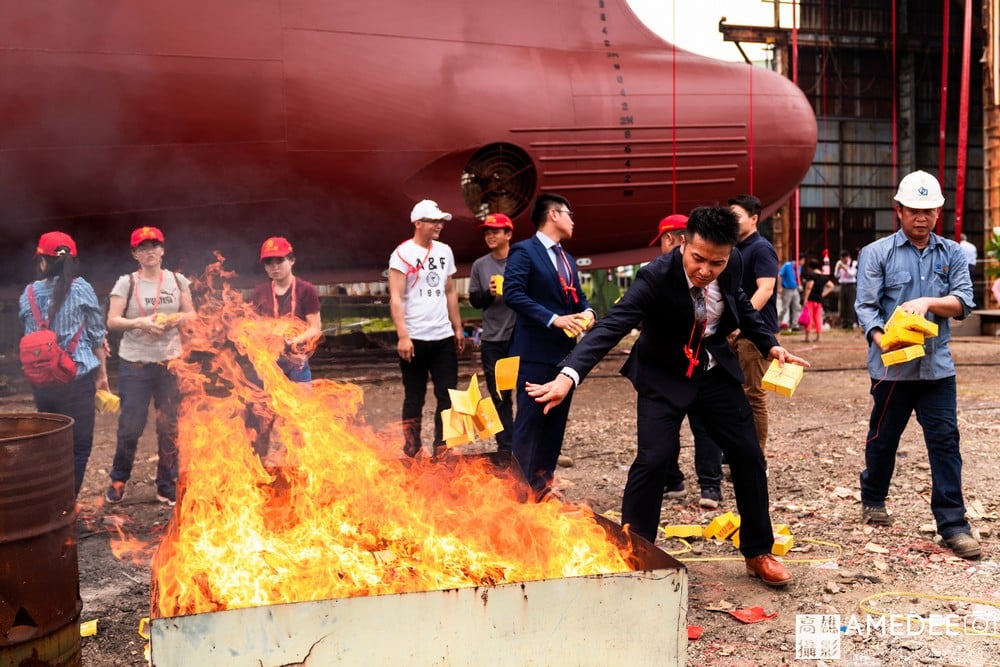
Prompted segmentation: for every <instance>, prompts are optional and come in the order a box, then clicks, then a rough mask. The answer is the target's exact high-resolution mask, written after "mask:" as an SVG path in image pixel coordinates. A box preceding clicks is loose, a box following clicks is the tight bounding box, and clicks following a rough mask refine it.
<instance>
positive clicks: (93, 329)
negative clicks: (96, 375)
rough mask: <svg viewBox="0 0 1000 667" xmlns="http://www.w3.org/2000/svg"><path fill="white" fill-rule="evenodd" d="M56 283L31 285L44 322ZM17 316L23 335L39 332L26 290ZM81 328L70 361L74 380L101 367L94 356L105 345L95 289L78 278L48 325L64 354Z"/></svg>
mask: <svg viewBox="0 0 1000 667" xmlns="http://www.w3.org/2000/svg"><path fill="white" fill-rule="evenodd" d="M56 280H59V278H58V277H57V278H54V279H53V280H52V281H51V282H50V281H49V280H36V281H35V282H33V283H32V285H33V286H34V291H35V301H36V302H37V303H38V310H39V311H41V314H42V318H43V319H45V318H48V316H49V302H50V301H51V299H52V285H53V284H54V283H55V281H56ZM17 314H18V317H19V318H20V319H21V325H22V326H23V327H24V333H25V334H29V333H31V332H33V331H37V330H38V329H39V328H40V327H39V326H38V324H37V323H36V322H35V317H34V315H33V314H32V312H31V303H30V302H29V301H28V288H27V287H26V288H25V289H24V292H22V293H21V298H20V299H19V301H18V312H17ZM81 326H83V332H82V333H81V334H80V340H79V341H78V342H77V345H76V349H75V350H73V354H72V355H71V356H72V357H73V361H75V362H76V376H77V377H82V376H84V375H86V374H87V373H89V372H91V371H92V370H94V369H95V368H97V367H98V366H100V364H101V362H100V361H99V360H98V359H97V355H96V354H94V348H95V347H100V346H101V345H103V344H104V335H105V334H106V333H107V331H106V329H105V328H104V312H103V311H102V310H101V304H99V303H98V302H97V294H95V293H94V288H93V287H91V286H90V283H88V282H87V281H86V280H84V279H83V278H79V277H78V278H76V279H75V280H74V281H73V284H72V285H70V288H69V294H67V295H66V300H65V301H63V304H62V306H61V307H60V308H59V312H58V313H56V316H55V318H54V319H53V321H52V322H49V328H50V329H52V331H53V332H54V333H55V334H56V340H58V342H59V346H60V347H61V348H62V349H64V350H66V349H68V348H69V344H70V341H72V340H73V336H75V335H76V332H77V331H78V330H79V329H80V327H81Z"/></svg>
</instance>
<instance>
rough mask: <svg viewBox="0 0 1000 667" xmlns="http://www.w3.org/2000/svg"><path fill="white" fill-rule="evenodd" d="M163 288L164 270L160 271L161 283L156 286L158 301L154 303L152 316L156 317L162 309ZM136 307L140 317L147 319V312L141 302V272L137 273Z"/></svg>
mask: <svg viewBox="0 0 1000 667" xmlns="http://www.w3.org/2000/svg"><path fill="white" fill-rule="evenodd" d="M162 288H163V269H160V282H158V283H157V284H156V299H155V300H154V301H153V312H152V313H150V314H151V315H156V310H157V309H158V308H159V307H160V292H161V291H162ZM134 294H135V307H136V308H138V309H139V317H145V316H146V311H145V310H143V308H142V302H140V301H139V272H138V271H136V272H135V290H134Z"/></svg>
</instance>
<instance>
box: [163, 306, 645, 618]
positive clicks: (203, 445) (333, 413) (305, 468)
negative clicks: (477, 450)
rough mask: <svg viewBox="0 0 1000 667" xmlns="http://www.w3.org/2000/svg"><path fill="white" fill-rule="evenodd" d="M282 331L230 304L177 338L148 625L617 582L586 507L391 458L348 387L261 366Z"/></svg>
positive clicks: (474, 469)
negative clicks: (547, 583)
mask: <svg viewBox="0 0 1000 667" xmlns="http://www.w3.org/2000/svg"><path fill="white" fill-rule="evenodd" d="M296 326H300V325H299V324H298V323H296V322H293V321H290V320H275V319H270V318H261V317H257V316H256V315H254V314H253V313H252V312H251V311H250V309H249V307H248V306H247V305H246V304H243V303H242V302H241V301H240V299H239V298H238V296H235V295H233V294H232V293H229V292H227V293H226V294H225V296H224V297H223V298H221V299H219V298H216V299H215V300H214V301H212V302H210V303H207V304H206V305H204V306H202V307H201V308H200V310H199V318H198V319H197V321H196V322H193V323H188V324H187V325H186V331H185V348H186V353H185V356H184V357H183V358H181V359H178V360H175V361H174V362H172V368H173V369H174V370H175V372H177V374H178V377H179V378H180V383H181V390H182V392H183V393H184V400H183V403H182V406H181V411H180V426H179V429H180V431H179V439H178V446H179V450H180V467H181V480H180V487H179V491H180V494H179V497H178V503H177V506H176V508H175V512H174V516H173V518H172V520H171V522H170V526H169V527H168V529H167V532H166V535H165V536H164V539H163V541H162V543H161V545H160V548H159V551H158V552H157V554H156V556H155V558H154V561H153V615H159V616H178V615H187V614H192V613H197V612H206V611H217V610H222V609H234V608H240V607H249V606H260V605H270V604H276V603H282V602H299V601H307V600H318V599H328V598H342V597H352V596H362V595H375V594H384V593H402V592H414V591H426V590H440V589H449V588H456V587H469V586H477V585H491V584H497V583H503V582H516V581H529V580H535V579H547V578H554V577H567V576H578V575H593V574H606V573H615V572H625V571H628V570H630V569H631V568H630V567H629V565H628V563H627V558H628V554H627V553H622V551H621V550H619V548H618V547H616V546H615V545H614V544H612V543H611V542H610V541H609V540H608V538H607V537H606V534H605V532H604V530H603V529H602V528H601V527H600V526H599V525H598V524H597V523H596V522H595V520H594V519H593V516H592V515H591V514H590V512H589V510H587V509H585V508H579V507H574V506H568V505H563V504H561V503H557V502H549V503H541V504H526V503H523V502H520V500H519V495H518V494H519V487H518V485H517V483H516V480H514V479H513V478H512V477H510V476H504V475H502V474H501V475H498V474H497V472H496V471H495V470H492V469H491V467H490V465H489V462H488V461H486V460H485V459H482V458H476V457H457V456H449V457H446V459H445V460H444V462H437V463H434V462H429V461H426V460H416V461H410V460H401V459H400V446H399V442H398V441H396V440H390V439H389V438H388V437H386V436H384V435H381V434H379V433H376V432H374V431H373V430H372V429H370V428H369V427H367V426H366V425H364V424H363V423H362V420H361V419H360V418H359V416H358V411H359V408H360V407H361V405H362V400H363V396H362V392H361V390H360V388H358V387H356V386H354V385H350V384H345V383H339V382H335V381H332V380H314V381H313V382H312V385H311V386H302V385H298V384H295V383H292V382H290V381H288V380H287V379H286V377H285V376H284V374H283V373H282V372H281V370H280V369H279V368H278V366H277V364H276V363H275V362H276V360H277V358H278V356H279V354H280V353H281V352H282V349H283V345H284V343H283V338H282V335H281V334H282V332H287V331H288V329H289V328H290V327H291V328H294V327H296ZM251 367H252V371H253V373H255V374H256V375H257V377H259V382H260V385H261V386H262V388H261V386H258V385H257V384H255V383H254V382H253V381H251V380H250V379H248V377H247V372H246V371H245V369H250V368H251ZM251 377H252V374H251ZM251 413H253V415H254V416H253V417H252V418H251V417H249V415H251ZM268 425H270V427H269V428H270V430H269V436H263V437H268V438H269V441H270V451H269V452H268V453H267V455H266V456H264V457H263V459H262V458H261V457H260V456H258V455H257V454H256V453H255V451H254V448H253V443H254V441H255V439H257V438H258V437H262V436H260V434H259V433H258V431H260V432H261V433H267V432H268Z"/></svg>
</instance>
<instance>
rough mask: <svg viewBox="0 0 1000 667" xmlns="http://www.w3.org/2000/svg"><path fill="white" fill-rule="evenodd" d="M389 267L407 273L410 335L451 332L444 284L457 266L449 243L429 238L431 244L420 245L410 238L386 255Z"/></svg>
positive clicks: (421, 337)
mask: <svg viewBox="0 0 1000 667" xmlns="http://www.w3.org/2000/svg"><path fill="white" fill-rule="evenodd" d="M389 269H390V270H392V269H395V270H396V271H399V272H400V273H403V274H404V275H405V276H406V289H405V290H404V291H403V311H404V313H405V321H406V330H407V331H408V332H409V333H410V338H412V339H414V340H442V339H444V338H451V337H452V336H454V335H455V333H454V331H452V329H451V321H450V320H449V319H448V301H447V298H446V297H445V284H446V283H447V282H448V277H449V276H451V275H454V273H455V270H456V269H455V256H454V255H453V254H452V252H451V247H450V246H448V245H447V244H445V243H441V242H440V241H432V242H431V247H430V248H421V247H420V246H419V245H417V244H416V243H415V242H414V241H413V239H409V240H408V241H404V242H403V243H401V244H400V245H399V247H398V248H396V249H395V250H394V251H393V252H392V255H390V256H389Z"/></svg>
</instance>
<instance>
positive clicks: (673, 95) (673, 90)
mask: <svg viewBox="0 0 1000 667" xmlns="http://www.w3.org/2000/svg"><path fill="white" fill-rule="evenodd" d="M672 11H673V18H672V25H673V39H672V44H671V46H673V54H674V57H673V59H672V62H671V65H670V105H671V110H672V114H673V119H674V122H673V129H672V131H671V135H670V136H671V143H672V146H671V163H670V165H671V168H672V169H673V179H672V183H671V198H672V201H673V207H672V208H671V209H670V210H671V211H672V212H674V213H677V2H676V0H674V3H673V7H672Z"/></svg>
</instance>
